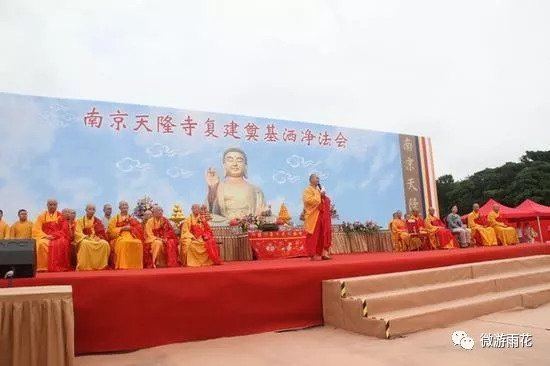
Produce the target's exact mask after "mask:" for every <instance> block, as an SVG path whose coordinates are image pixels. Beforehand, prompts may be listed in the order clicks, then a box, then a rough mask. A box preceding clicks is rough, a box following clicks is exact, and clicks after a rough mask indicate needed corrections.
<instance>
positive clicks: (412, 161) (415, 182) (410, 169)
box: [399, 135, 426, 216]
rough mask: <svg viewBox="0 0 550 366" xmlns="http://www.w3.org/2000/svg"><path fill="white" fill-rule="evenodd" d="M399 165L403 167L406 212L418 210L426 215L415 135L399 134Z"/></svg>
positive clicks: (417, 142)
mask: <svg viewBox="0 0 550 366" xmlns="http://www.w3.org/2000/svg"><path fill="white" fill-rule="evenodd" d="M399 146H400V150H401V165H402V167H403V190H404V193H405V207H406V210H407V212H410V211H412V210H415V209H416V210H419V211H420V213H421V214H422V216H425V215H426V209H425V202H424V184H423V180H422V174H421V172H422V166H421V158H420V150H419V140H418V137H417V136H411V135H399Z"/></svg>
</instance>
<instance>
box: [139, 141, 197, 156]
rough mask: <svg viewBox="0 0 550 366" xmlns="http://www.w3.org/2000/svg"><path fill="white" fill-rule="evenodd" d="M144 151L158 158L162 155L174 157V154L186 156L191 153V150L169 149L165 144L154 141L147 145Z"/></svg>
mask: <svg viewBox="0 0 550 366" xmlns="http://www.w3.org/2000/svg"><path fill="white" fill-rule="evenodd" d="M145 152H146V153H147V154H148V155H150V156H151V157H153V158H160V157H162V156H167V157H174V156H187V155H190V154H191V153H192V151H189V150H186V151H180V150H178V149H171V148H170V147H168V146H167V145H163V144H160V143H158V142H157V143H155V144H153V145H151V146H148V147H147V148H146V149H145Z"/></svg>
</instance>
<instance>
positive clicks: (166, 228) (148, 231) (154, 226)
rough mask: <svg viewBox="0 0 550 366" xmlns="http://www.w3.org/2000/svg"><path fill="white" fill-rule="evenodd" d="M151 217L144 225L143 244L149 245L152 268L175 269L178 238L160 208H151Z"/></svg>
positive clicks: (177, 264)
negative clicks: (165, 267)
mask: <svg viewBox="0 0 550 366" xmlns="http://www.w3.org/2000/svg"><path fill="white" fill-rule="evenodd" d="M152 213H153V217H151V218H149V219H148V220H147V222H146V223H145V243H146V244H149V245H150V248H151V255H152V262H153V267H154V268H156V267H164V266H165V265H166V266H167V267H177V266H179V263H178V238H177V237H176V233H174V229H173V228H172V225H171V224H170V221H168V219H167V218H166V217H164V216H163V210H162V207H160V206H153V210H152Z"/></svg>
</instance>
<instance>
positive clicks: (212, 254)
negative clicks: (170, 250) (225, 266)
mask: <svg viewBox="0 0 550 366" xmlns="http://www.w3.org/2000/svg"><path fill="white" fill-rule="evenodd" d="M180 242H181V245H180V258H181V262H182V263H183V264H184V265H187V266H189V267H200V266H211V265H212V264H221V261H220V255H219V253H218V247H217V244H216V241H215V240H214V234H213V233H212V229H210V225H208V221H207V220H206V217H205V215H204V213H203V214H201V210H200V205H198V204H194V205H193V206H191V214H190V215H189V218H188V219H187V220H185V222H184V223H183V224H182V227H181V241H180Z"/></svg>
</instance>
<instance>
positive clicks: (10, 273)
mask: <svg viewBox="0 0 550 366" xmlns="http://www.w3.org/2000/svg"><path fill="white" fill-rule="evenodd" d="M14 276H15V269H14V268H13V267H11V269H10V270H9V271H7V272H6V274H5V275H4V279H5V280H6V279H7V280H8V287H12V283H13V277H14Z"/></svg>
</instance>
